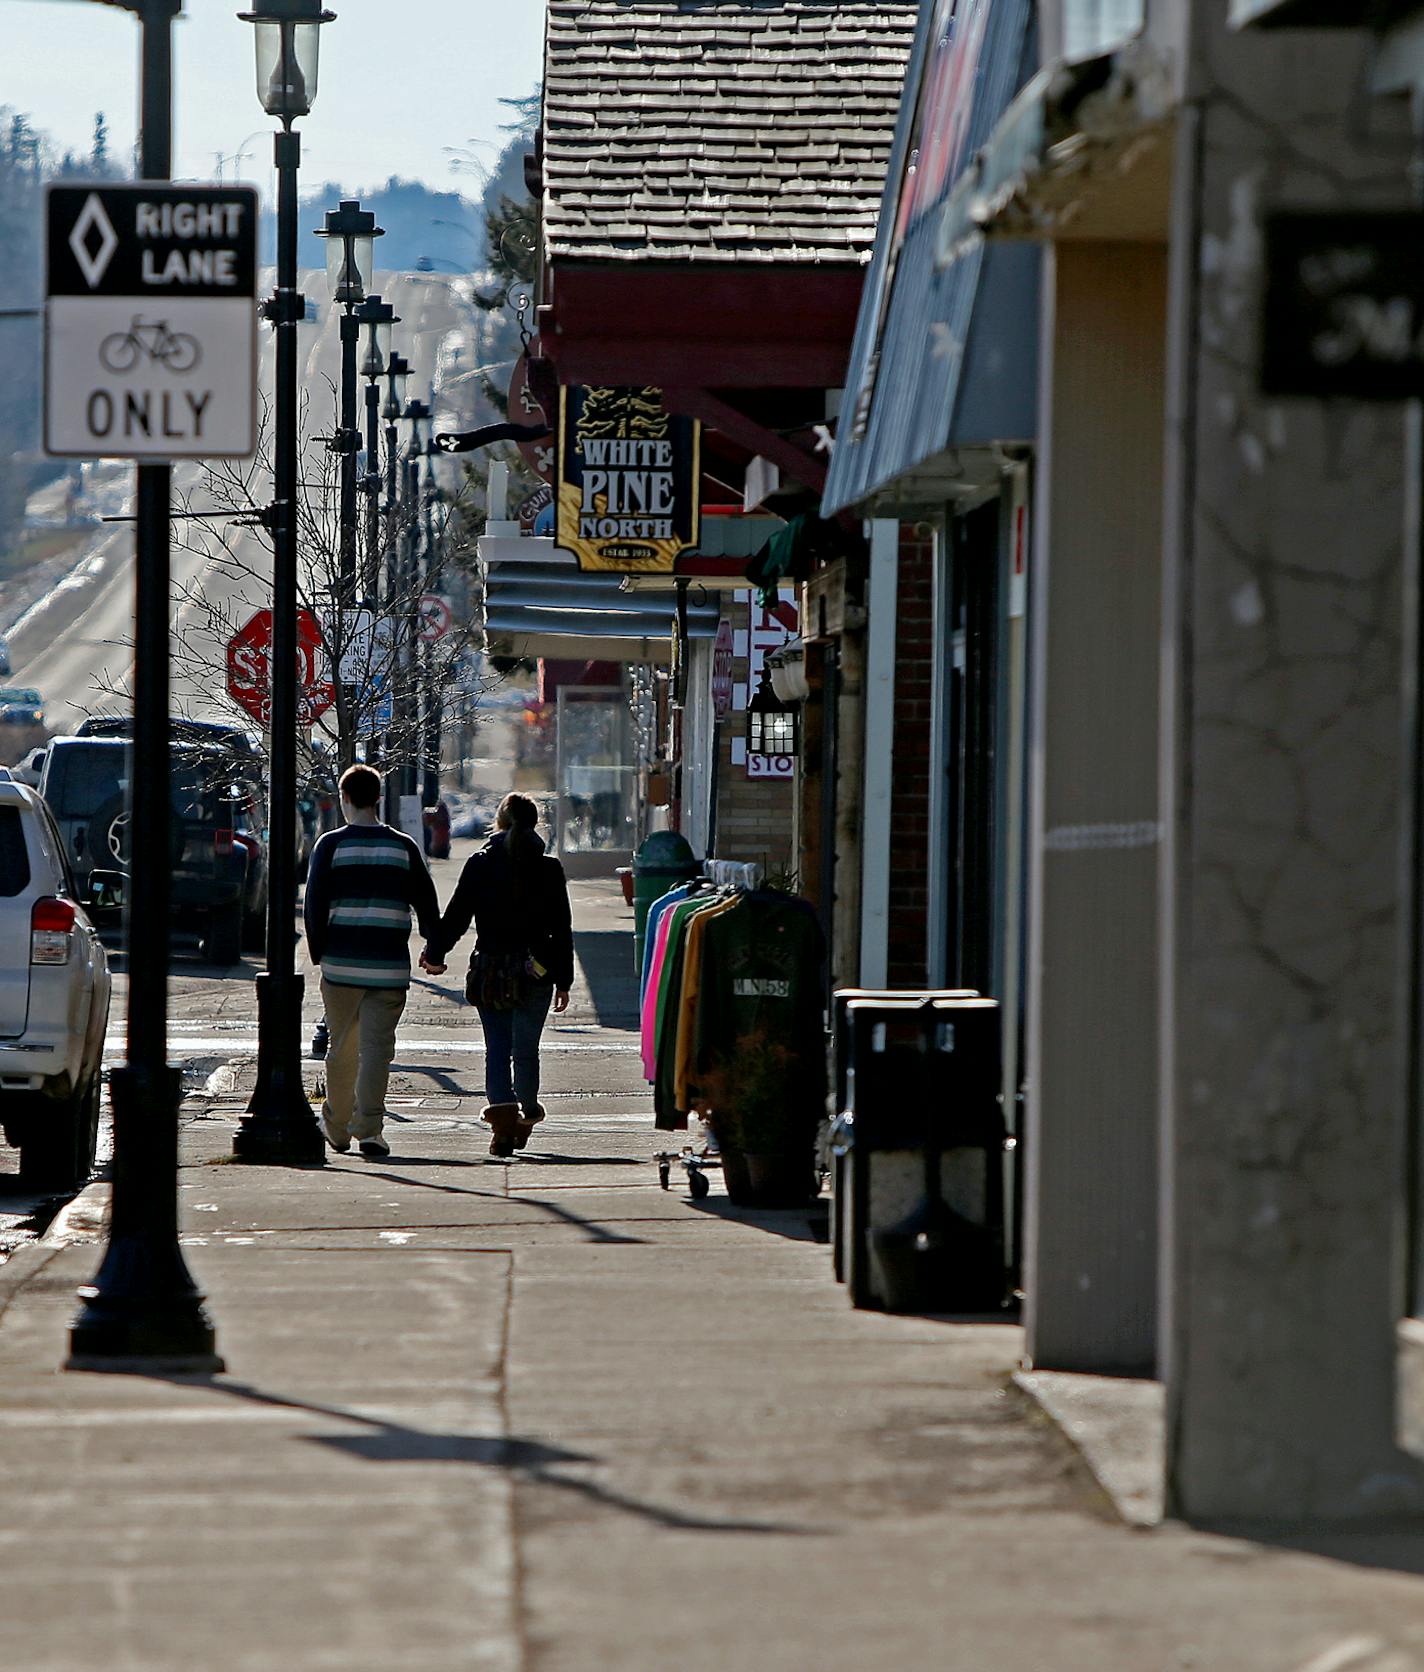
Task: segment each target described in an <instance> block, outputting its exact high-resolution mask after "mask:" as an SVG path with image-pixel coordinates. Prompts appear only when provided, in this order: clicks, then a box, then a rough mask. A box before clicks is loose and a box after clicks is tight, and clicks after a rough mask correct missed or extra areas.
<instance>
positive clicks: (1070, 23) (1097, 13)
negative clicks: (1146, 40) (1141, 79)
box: [1063, 0, 1147, 59]
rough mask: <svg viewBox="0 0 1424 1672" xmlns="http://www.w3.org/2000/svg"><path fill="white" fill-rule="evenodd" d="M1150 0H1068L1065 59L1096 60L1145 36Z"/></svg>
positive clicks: (1064, 34)
mask: <svg viewBox="0 0 1424 1672" xmlns="http://www.w3.org/2000/svg"><path fill="white" fill-rule="evenodd" d="M1146 21H1147V0H1064V6H1063V56H1064V57H1065V58H1071V59H1076V58H1096V57H1097V56H1098V55H1099V54H1100V53H1104V52H1111V51H1112V50H1113V48H1114V47H1119V46H1121V45H1122V44H1123V42H1124V41H1130V40H1131V39H1132V37H1133V36H1134V35H1140V34H1141V33H1142V29H1143V25H1144V24H1145V23H1146Z"/></svg>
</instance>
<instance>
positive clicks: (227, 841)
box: [213, 830, 232, 859]
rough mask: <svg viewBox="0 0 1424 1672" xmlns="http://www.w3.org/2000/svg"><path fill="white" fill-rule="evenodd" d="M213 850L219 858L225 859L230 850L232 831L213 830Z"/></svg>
mask: <svg viewBox="0 0 1424 1672" xmlns="http://www.w3.org/2000/svg"><path fill="white" fill-rule="evenodd" d="M213 852H214V853H215V854H216V855H217V856H218V858H219V859H226V858H227V856H228V855H229V854H230V853H231V852H232V832H231V831H230V830H215V831H214V832H213Z"/></svg>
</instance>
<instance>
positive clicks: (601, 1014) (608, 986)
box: [574, 929, 638, 1028]
mask: <svg viewBox="0 0 1424 1672" xmlns="http://www.w3.org/2000/svg"><path fill="white" fill-rule="evenodd" d="M574 956H575V957H576V958H577V959H578V962H579V967H580V968H581V969H582V970H583V974H584V980H585V981H587V982H588V991H589V997H590V998H592V1000H593V1012H594V1015H595V1016H596V1017H597V1018H598V1022H599V1025H600V1026H601V1027H605V1028H635V1027H637V1025H638V977H637V974H636V973H635V971H634V969H633V935H632V931H631V930H628V929H575V930H574Z"/></svg>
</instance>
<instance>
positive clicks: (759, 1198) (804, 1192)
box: [698, 1029, 816, 1207]
mask: <svg viewBox="0 0 1424 1672" xmlns="http://www.w3.org/2000/svg"><path fill="white" fill-rule="evenodd" d="M797 1074H798V1064H797V1061H796V1058H795V1056H794V1055H793V1053H792V1052H791V1051H790V1050H788V1049H787V1047H786V1046H785V1045H784V1044H783V1043H782V1042H781V1041H780V1040H779V1039H777V1038H775V1037H774V1036H772V1035H771V1034H770V1033H768V1032H767V1031H766V1030H764V1029H763V1030H761V1031H759V1032H758V1033H755V1034H752V1035H750V1036H748V1037H746V1038H743V1039H741V1040H739V1041H738V1042H737V1047H736V1049H735V1051H728V1052H726V1053H723V1054H722V1055H721V1056H720V1058H719V1060H718V1061H717V1062H716V1063H715V1065H714V1066H713V1068H712V1069H711V1070H710V1071H709V1072H708V1073H706V1074H704V1075H703V1076H701V1078H700V1080H699V1092H700V1095H699V1097H698V1104H699V1106H700V1107H702V1108H703V1109H704V1110H705V1113H706V1117H707V1120H708V1122H709V1124H710V1125H711V1127H712V1130H713V1131H714V1132H715V1133H716V1135H717V1144H718V1147H719V1148H720V1150H721V1152H722V1177H723V1180H724V1181H725V1183H726V1186H727V1194H728V1196H730V1197H731V1199H732V1200H733V1201H734V1202H742V1203H747V1204H755V1205H757V1206H761V1207H773V1206H775V1207H799V1206H800V1205H801V1204H802V1203H804V1202H806V1201H807V1200H809V1198H810V1197H812V1196H814V1195H815V1193H816V1190H815V1173H814V1169H813V1165H812V1163H813V1135H814V1130H815V1129H814V1124H813V1123H810V1124H808V1122H807V1120H806V1119H805V1117H804V1116H803V1115H802V1114H801V1113H800V1111H799V1110H798V1108H797V1098H796V1095H795V1084H796V1078H797Z"/></svg>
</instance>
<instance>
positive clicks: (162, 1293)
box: [64, 1063, 223, 1376]
mask: <svg viewBox="0 0 1424 1672" xmlns="http://www.w3.org/2000/svg"><path fill="white" fill-rule="evenodd" d="M109 1089H110V1096H111V1098H112V1100H113V1106H114V1132H115V1143H114V1197H113V1216H112V1221H111V1225H110V1231H109V1246H108V1248H107V1250H106V1251H105V1254H104V1259H103V1262H102V1264H101V1265H100V1267H99V1270H98V1272H97V1273H96V1274H95V1277H94V1281H93V1282H92V1283H86V1284H85V1285H84V1286H83V1287H82V1288H81V1289H80V1291H79V1297H80V1299H81V1300H82V1301H83V1302H84V1305H83V1308H82V1309H81V1311H80V1312H79V1315H78V1316H77V1317H76V1318H75V1320H74V1323H73V1325H72V1327H71V1329H70V1332H69V1357H68V1358H67V1359H66V1360H65V1365H64V1368H65V1369H66V1370H108V1371H128V1372H131V1373H138V1374H145V1375H153V1376H161V1375H177V1374H187V1375H199V1374H208V1375H211V1374H213V1373H215V1372H217V1371H219V1370H221V1369H222V1368H223V1361H222V1359H221V1358H220V1357H219V1356H218V1353H217V1351H216V1341H215V1337H214V1334H213V1326H212V1321H211V1320H210V1319H209V1317H208V1315H207V1313H206V1311H205V1310H204V1308H203V1296H202V1294H201V1292H200V1291H199V1289H198V1286H197V1285H196V1284H195V1283H194V1282H193V1278H192V1275H191V1273H190V1272H189V1270H188V1268H187V1266H186V1265H185V1264H184V1261H183V1252H182V1250H181V1248H180V1247H179V1245H178V1226H177V1218H176V1207H175V1203H174V1201H173V1190H174V1177H173V1169H174V1159H175V1152H176V1144H177V1131H178V1102H179V1097H180V1094H181V1085H180V1077H179V1074H178V1072H177V1070H176V1069H171V1068H162V1069H159V1070H158V1071H157V1072H156V1073H154V1072H151V1071H149V1070H148V1069H146V1068H136V1067H135V1066H134V1065H133V1064H132V1063H128V1064H125V1065H124V1066H123V1067H121V1068H116V1069H115V1070H114V1072H113V1074H112V1075H111V1076H110V1088H109Z"/></svg>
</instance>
